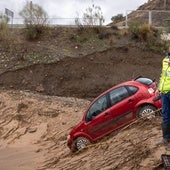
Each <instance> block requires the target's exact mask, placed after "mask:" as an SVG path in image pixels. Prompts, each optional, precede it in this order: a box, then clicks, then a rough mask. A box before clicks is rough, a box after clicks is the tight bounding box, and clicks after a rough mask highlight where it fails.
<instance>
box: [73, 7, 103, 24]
mask: <svg viewBox="0 0 170 170" xmlns="http://www.w3.org/2000/svg"><path fill="white" fill-rule="evenodd" d="M104 21H105V19H104V17H103V13H102V10H101V7H100V6H96V5H94V4H92V6H91V7H88V8H87V9H86V11H85V12H84V13H83V17H82V22H81V21H80V18H76V19H75V23H76V25H89V26H96V25H100V26H101V25H103V23H104Z"/></svg>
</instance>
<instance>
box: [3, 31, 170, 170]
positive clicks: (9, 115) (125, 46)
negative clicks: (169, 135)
mask: <svg viewBox="0 0 170 170" xmlns="http://www.w3.org/2000/svg"><path fill="white" fill-rule="evenodd" d="M11 33H12V32H11ZM14 35H16V37H15V39H12V40H10V43H9V42H4V41H0V58H1V60H0V169H1V170H52V169H54V170H73V169H75V170H84V169H88V170H99V169H102V170H114V169H120V170H130V169H131V170H137V169H139V170H150V169H162V167H160V166H159V165H160V164H161V163H162V161H161V154H163V153H168V152H167V151H166V150H165V148H164V146H161V147H156V146H155V142H156V141H157V140H159V139H161V129H160V124H161V117H155V118H154V119H151V120H150V119H139V120H137V121H136V122H134V123H133V124H131V125H129V126H128V127H126V128H124V129H122V130H121V131H119V132H115V133H113V134H111V135H110V136H107V137H106V138H104V139H102V140H101V141H99V142H97V143H95V144H92V145H90V146H89V147H88V148H87V149H85V150H82V151H80V152H77V153H74V154H73V153H71V152H70V150H69V149H68V148H67V146H66V143H67V136H68V134H69V132H70V130H71V129H72V128H73V127H74V126H75V125H76V124H77V123H78V122H79V121H80V120H81V119H82V116H83V112H84V111H85V109H86V107H87V106H88V104H89V103H90V101H91V100H92V99H94V97H96V96H97V95H98V94H100V93H101V92H103V91H104V90H106V89H108V88H110V87H112V86H113V85H115V84H117V83H120V82H122V81H126V80H129V79H132V78H135V77H137V76H144V77H149V78H152V79H156V80H157V81H158V80H159V75H160V71H161V60H162V58H163V55H161V54H160V53H155V52H153V51H152V50H148V49H146V48H143V45H139V44H138V42H137V43H136V45H134V44H132V43H131V42H128V40H127V39H126V40H125V37H120V35H119V34H118V33H116V34H115V33H114V34H113V37H112V39H111V40H110V39H98V38H96V37H92V38H91V39H90V40H86V37H85V39H84V38H83V41H82V39H80V38H82V37H78V36H77V37H78V39H77V37H76V41H75V34H73V32H72V31H70V30H66V31H62V29H57V30H54V32H52V33H51V34H50V35H49V36H47V37H46V38H45V39H43V40H39V41H32V42H30V41H26V40H25V39H24V38H23V37H20V36H21V35H22V34H21V33H20V31H19V32H16V33H15V34H14ZM66 35H67V36H66ZM109 35H110V34H109ZM68 37H69V38H68ZM70 37H71V38H70ZM73 38H74V41H73ZM116 38H117V39H116ZM80 40H81V41H80ZM11 42H12V44H11ZM111 42H112V43H111ZM47 59H48V60H47ZM169 154H170V153H169Z"/></svg>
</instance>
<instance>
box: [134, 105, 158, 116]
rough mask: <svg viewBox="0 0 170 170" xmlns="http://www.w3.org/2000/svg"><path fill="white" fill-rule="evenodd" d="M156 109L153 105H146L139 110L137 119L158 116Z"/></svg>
mask: <svg viewBox="0 0 170 170" xmlns="http://www.w3.org/2000/svg"><path fill="white" fill-rule="evenodd" d="M156 110H157V109H156V107H154V106H152V105H145V106H143V107H141V108H140V109H139V110H138V113H137V117H138V118H140V117H147V118H152V117H155V115H156Z"/></svg>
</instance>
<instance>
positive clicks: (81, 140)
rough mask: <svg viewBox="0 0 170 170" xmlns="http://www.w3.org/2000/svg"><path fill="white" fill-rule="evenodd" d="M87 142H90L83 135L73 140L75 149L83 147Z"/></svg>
mask: <svg viewBox="0 0 170 170" xmlns="http://www.w3.org/2000/svg"><path fill="white" fill-rule="evenodd" d="M88 144H90V141H89V140H88V139H87V138H85V137H78V138H77V139H76V141H75V146H76V149H77V150H80V149H83V148H85V147H86V146H87V145H88Z"/></svg>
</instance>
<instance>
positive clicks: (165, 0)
mask: <svg viewBox="0 0 170 170" xmlns="http://www.w3.org/2000/svg"><path fill="white" fill-rule="evenodd" d="M166 4H167V0H164V10H166Z"/></svg>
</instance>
